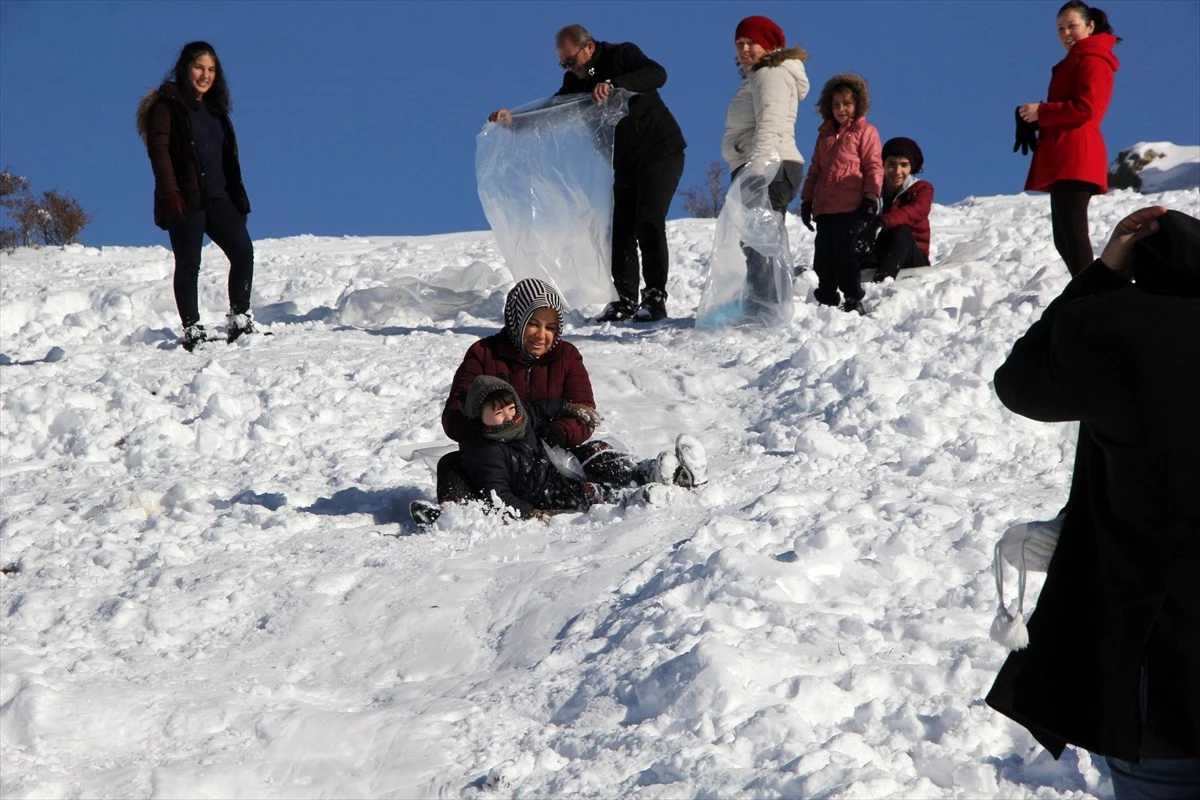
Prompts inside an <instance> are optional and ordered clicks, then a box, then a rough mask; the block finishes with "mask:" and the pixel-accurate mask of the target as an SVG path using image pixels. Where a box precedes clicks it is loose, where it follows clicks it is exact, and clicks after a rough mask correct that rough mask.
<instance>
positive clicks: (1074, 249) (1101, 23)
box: [1017, 0, 1120, 275]
mask: <svg viewBox="0 0 1200 800" xmlns="http://www.w3.org/2000/svg"><path fill="white" fill-rule="evenodd" d="M1058 39H1059V41H1060V42H1062V45H1063V47H1065V48H1067V57H1066V58H1064V59H1063V60H1062V61H1060V62H1058V63H1057V64H1056V65H1054V69H1053V70H1051V74H1050V89H1049V90H1048V91H1047V93H1046V102H1044V103H1026V104H1025V105H1023V106H1019V107H1018V108H1017V114H1018V116H1019V117H1020V118H1021V119H1022V120H1023V121H1024V122H1026V123H1028V124H1032V125H1036V126H1037V130H1038V134H1037V149H1036V150H1034V153H1033V161H1032V163H1030V165H1029V178H1028V180H1026V182H1025V190H1026V191H1034V192H1049V193H1050V223H1051V226H1052V227H1053V230H1054V246H1055V248H1057V249H1058V254H1059V255H1060V256H1062V259H1063V261H1065V262H1066V264H1067V269H1068V270H1070V272H1071V274H1072V275H1076V274H1078V273H1080V272H1082V271H1083V268H1084V267H1086V266H1087V265H1088V264H1091V263H1092V241H1091V238H1090V236H1089V234H1088V218H1087V209H1088V202H1089V201H1090V200H1091V197H1092V195H1094V194H1103V193H1104V192H1106V191H1107V190H1108V153H1107V152H1106V151H1105V147H1104V136H1103V135H1102V134H1101V133H1100V122H1101V121H1102V120H1103V119H1104V112H1105V111H1107V110H1108V103H1109V100H1111V99H1112V88H1113V74H1114V73H1115V72H1116V71H1117V67H1118V66H1119V64H1118V62H1117V57H1116V56H1114V55H1113V52H1112V49H1113V46H1114V45H1115V44H1116V43H1117V42H1119V41H1120V39H1118V38H1117V37H1116V36H1115V35H1114V34H1113V29H1112V25H1110V24H1109V22H1108V15H1107V14H1105V13H1104V12H1103V11H1101V10H1100V9H1098V8H1092V7H1091V6H1089V5H1087V4H1086V3H1084V2H1081V0H1071V2H1069V3H1067V4H1065V5H1064V6H1063V7H1062V8H1060V9H1059V10H1058Z"/></svg>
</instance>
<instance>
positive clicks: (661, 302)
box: [633, 289, 667, 322]
mask: <svg viewBox="0 0 1200 800" xmlns="http://www.w3.org/2000/svg"><path fill="white" fill-rule="evenodd" d="M666 318H667V293H666V292H664V291H663V290H662V289H643V290H642V305H641V306H640V307H639V308H638V310H637V311H636V312H635V313H634V315H633V321H634V322H657V321H658V320H660V319H666Z"/></svg>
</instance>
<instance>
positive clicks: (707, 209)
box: [680, 161, 728, 219]
mask: <svg viewBox="0 0 1200 800" xmlns="http://www.w3.org/2000/svg"><path fill="white" fill-rule="evenodd" d="M727 188H728V187H726V186H725V165H724V164H722V163H721V162H720V161H710V162H708V164H707V166H705V168H704V185H703V186H698V187H693V188H691V189H685V190H684V191H682V192H680V194H681V195H682V196H683V210H684V211H686V212H687V213H689V214H691V215H692V216H693V217H698V218H700V219H712V218H714V217H716V216H717V215H718V214H720V213H721V204H722V203H724V202H725V191H726V189H727Z"/></svg>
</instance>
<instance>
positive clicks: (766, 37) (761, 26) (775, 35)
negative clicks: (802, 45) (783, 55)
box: [733, 17, 787, 52]
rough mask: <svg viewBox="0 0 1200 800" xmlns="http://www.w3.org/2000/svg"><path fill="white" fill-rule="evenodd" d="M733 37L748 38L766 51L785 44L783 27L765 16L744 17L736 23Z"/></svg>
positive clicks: (776, 48)
mask: <svg viewBox="0 0 1200 800" xmlns="http://www.w3.org/2000/svg"><path fill="white" fill-rule="evenodd" d="M733 38H734V39H735V40H736V39H749V40H750V41H752V42H754V43H755V44H757V45H758V46H759V47H761V48H762V49H764V50H766V51H767V52H770V51H772V50H778V49H779V48H781V47H783V46H784V45H785V44H787V39H786V38H785V37H784V35H783V28H781V27H779V26H778V25H776V24H775V23H774V22H772V21H771V20H769V19H767V18H766V17H746V18H745V19H744V20H742V21H741V22H739V23H738V26H737V30H736V31H734V32H733Z"/></svg>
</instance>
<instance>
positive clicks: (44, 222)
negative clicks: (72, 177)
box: [0, 167, 92, 252]
mask: <svg viewBox="0 0 1200 800" xmlns="http://www.w3.org/2000/svg"><path fill="white" fill-rule="evenodd" d="M0 208H2V209H4V212H5V215H6V216H7V217H8V221H9V223H10V224H9V225H4V226H0V249H3V250H7V251H10V252H11V251H12V250H13V249H15V248H17V247H36V246H38V245H40V244H45V245H64V244H73V243H75V242H77V241H78V240H79V234H80V233H82V232H83V229H84V228H86V227H87V225H88V223H89V222H91V221H92V218H91V215H89V214H88V213H87V212H86V211H84V210H83V207H82V206H80V205H79V203H77V202H76V201H75V198H73V197H71V196H70V195H68V194H63V193H62V192H59V191H58V190H57V189H49V190H47V191H44V192H42V196H41V197H40V198H35V197H34V196H33V194H32V192H31V191H30V185H29V179H28V178H26V177H25V176H23V175H18V174H17V173H15V172H13V171H12V169H10V168H8V167H6V168H5V169H4V170H3V171H0Z"/></svg>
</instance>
